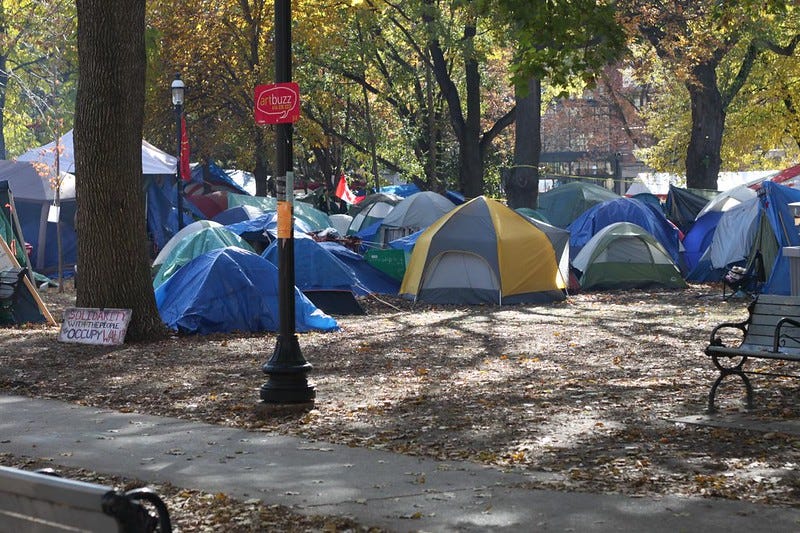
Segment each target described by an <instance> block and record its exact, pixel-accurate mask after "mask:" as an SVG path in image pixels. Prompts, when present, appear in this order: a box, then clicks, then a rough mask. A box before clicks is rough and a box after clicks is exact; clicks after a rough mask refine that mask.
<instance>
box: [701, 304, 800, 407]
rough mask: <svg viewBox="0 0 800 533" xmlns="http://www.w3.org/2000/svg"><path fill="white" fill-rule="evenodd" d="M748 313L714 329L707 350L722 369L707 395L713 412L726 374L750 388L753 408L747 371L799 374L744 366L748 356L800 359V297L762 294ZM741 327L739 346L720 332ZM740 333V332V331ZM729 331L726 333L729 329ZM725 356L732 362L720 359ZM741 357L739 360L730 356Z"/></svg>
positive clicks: (767, 373) (749, 401)
mask: <svg viewBox="0 0 800 533" xmlns="http://www.w3.org/2000/svg"><path fill="white" fill-rule="evenodd" d="M748 311H749V313H750V314H749V316H748V317H747V320H745V321H743V322H724V323H722V324H719V325H718V326H716V327H715V328H714V329H713V330H712V331H711V340H710V342H709V344H708V346H706V349H705V353H706V355H708V356H710V357H711V360H712V361H713V362H714V366H716V367H717V369H718V370H719V372H720V375H719V377H718V378H717V380H716V381H715V382H714V385H713V386H712V387H711V392H710V393H709V395H708V411H709V412H710V413H713V412H714V411H715V410H716V409H715V407H714V397H715V395H716V394H717V388H718V387H719V384H720V383H722V380H723V379H725V378H726V377H727V376H730V375H735V376H739V377H740V378H741V379H742V382H744V386H745V389H746V390H747V408H748V409H752V408H753V387H752V386H751V385H750V379H749V378H748V377H747V374H762V375H771V376H788V377H799V376H796V375H794V374H783V373H770V372H759V371H755V370H745V363H747V361H748V360H749V359H773V360H783V361H800V297H797V296H779V295H774V294H761V295H759V296H757V297H756V299H755V300H753V302H752V303H750V305H749V306H748ZM731 329H733V330H739V332H737V337H741V341H740V342H739V344H738V346H726V345H725V344H724V343H723V339H722V336H721V334H722V333H723V332H725V331H726V330H731ZM738 333H740V335H738ZM726 334H727V333H726ZM722 358H726V359H727V360H728V362H729V363H731V364H729V365H727V366H726V365H723V364H722V363H721V362H720V360H721V359H722ZM734 358H738V362H737V363H736V364H732V361H731V359H734Z"/></svg>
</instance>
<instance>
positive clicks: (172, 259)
mask: <svg viewBox="0 0 800 533" xmlns="http://www.w3.org/2000/svg"><path fill="white" fill-rule="evenodd" d="M228 246H238V247H239V248H243V249H245V250H248V251H250V252H252V251H253V249H252V248H251V247H250V245H249V244H247V243H246V242H245V241H244V239H242V238H241V237H239V236H238V235H236V234H235V233H232V232H230V231H229V230H227V229H225V227H214V226H212V227H206V228H202V229H200V230H198V231H195V232H192V233H189V234H188V235H186V236H184V237H183V238H182V239H181V240H180V241H179V242H178V244H177V245H175V247H174V248H173V249H172V251H170V253H169V254H168V255H167V257H166V258H165V259H164V262H163V263H162V264H161V266H160V267H159V268H158V272H157V273H156V277H155V279H154V280H153V287H158V286H159V285H161V284H162V283H164V282H165V281H166V280H167V279H169V278H170V277H171V276H172V275H173V274H175V273H176V272H177V271H178V270H180V268H181V267H183V266H184V265H185V264H186V263H188V262H189V261H191V260H192V259H194V258H195V257H197V256H198V255H202V254H204V253H206V252H209V251H211V250H216V249H218V248H226V247H228Z"/></svg>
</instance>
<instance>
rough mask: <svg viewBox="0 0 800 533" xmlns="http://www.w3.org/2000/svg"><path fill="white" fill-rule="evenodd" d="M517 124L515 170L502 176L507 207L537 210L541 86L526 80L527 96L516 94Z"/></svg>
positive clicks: (536, 81) (535, 80) (540, 141)
mask: <svg viewBox="0 0 800 533" xmlns="http://www.w3.org/2000/svg"><path fill="white" fill-rule="evenodd" d="M516 92H517V95H516V103H517V121H516V124H515V130H516V138H515V140H514V166H513V167H511V168H510V169H508V172H507V173H506V175H505V176H504V182H503V187H504V188H505V191H506V199H507V200H508V206H509V207H511V208H512V209H516V208H518V207H529V208H531V209H535V208H536V203H537V200H538V198H539V157H540V155H541V153H542V137H541V129H542V119H541V107H542V96H541V83H540V81H539V80H537V79H533V78H531V79H530V80H528V90H527V94H525V95H521V94H520V91H519V89H517V90H516Z"/></svg>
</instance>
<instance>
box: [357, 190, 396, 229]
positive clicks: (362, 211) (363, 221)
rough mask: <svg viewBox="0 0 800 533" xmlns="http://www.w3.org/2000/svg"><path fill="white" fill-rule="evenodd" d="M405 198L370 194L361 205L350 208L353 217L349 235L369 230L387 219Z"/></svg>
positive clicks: (394, 195)
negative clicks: (376, 223)
mask: <svg viewBox="0 0 800 533" xmlns="http://www.w3.org/2000/svg"><path fill="white" fill-rule="evenodd" d="M402 200H403V198H402V197H401V196H397V195H396V194H386V193H376V194H369V195H367V196H366V198H364V199H363V200H361V201H360V202H359V203H357V204H355V205H353V206H351V207H350V211H349V214H350V216H352V217H353V221H352V222H351V223H350V227H348V228H347V234H348V235H354V234H356V233H358V232H359V231H361V230H362V229H364V228H367V227H369V226H371V225H372V224H374V223H375V222H377V221H379V220H383V219H384V218H386V215H388V214H389V212H391V210H392V209H394V206H396V205H397V204H399V203H400V202H401V201H402Z"/></svg>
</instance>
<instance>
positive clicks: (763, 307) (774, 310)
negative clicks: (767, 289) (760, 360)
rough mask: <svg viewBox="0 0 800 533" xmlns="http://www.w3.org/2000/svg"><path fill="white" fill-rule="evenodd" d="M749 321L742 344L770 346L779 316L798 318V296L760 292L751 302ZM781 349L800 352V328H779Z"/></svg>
mask: <svg viewBox="0 0 800 533" xmlns="http://www.w3.org/2000/svg"><path fill="white" fill-rule="evenodd" d="M752 305H753V307H752V309H751V311H750V323H749V324H748V326H747V335H746V336H745V338H744V341H743V342H742V346H743V347H745V346H748V345H749V346H757V347H763V346H768V347H770V349H771V348H772V343H773V337H774V335H775V326H776V325H777V323H778V321H779V320H780V319H781V318H784V317H787V318H794V319H796V320H800V297H797V296H781V295H776V294H760V295H759V296H758V298H757V299H756V300H755V302H753V304H752ZM781 345H782V346H783V347H782V348H781V351H790V352H795V351H797V352H798V353H800V328H797V327H794V326H790V325H788V324H787V325H784V326H783V327H782V328H781Z"/></svg>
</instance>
